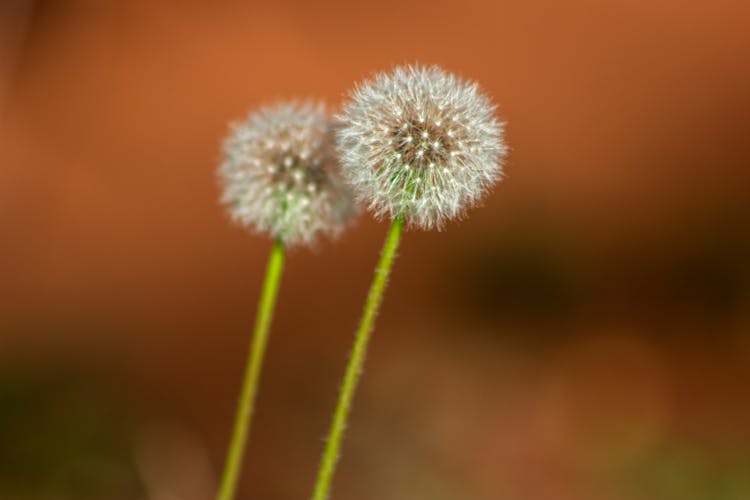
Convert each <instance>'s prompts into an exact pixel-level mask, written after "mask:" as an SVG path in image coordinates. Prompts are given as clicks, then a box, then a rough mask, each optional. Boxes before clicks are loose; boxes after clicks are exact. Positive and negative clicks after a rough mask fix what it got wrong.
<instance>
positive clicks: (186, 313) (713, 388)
mask: <svg viewBox="0 0 750 500" xmlns="http://www.w3.org/2000/svg"><path fill="white" fill-rule="evenodd" d="M749 19H750V4H748V3H747V2H743V1H739V0H737V1H732V0H715V1H708V0H702V1H701V0H692V1H678V0H657V1H653V0H608V1H595V0H568V1H565V2H558V1H554V0H537V1H523V0H508V1H500V0H497V1H489V0H488V1H480V0H462V1H461V2H449V1H446V0H432V1H430V2H418V1H415V2H404V1H399V0H381V1H379V2H366V3H364V2H363V3H358V2H351V1H335V0H331V1H328V0H323V1H319V2H305V1H302V0H296V1H294V0H278V1H271V0H267V1H247V2H200V1H145V0H144V1H139V0H128V1H97V0H70V1H50V0H46V1H41V0H40V1H36V2H31V1H20V0H3V1H2V2H1V3H0V498H2V499H3V500H37V499H38V500H47V499H49V500H68V499H71V500H89V499H90V500H101V499H107V500H205V499H210V498H212V495H213V491H214V487H215V483H216V478H217V475H218V471H219V470H220V468H221V465H222V461H223V455H224V450H225V446H226V443H227V437H228V430H229V426H230V423H231V421H232V418H233V412H234V404H235V399H236V394H237V391H238V388H239V381H240V377H241V373H242V369H243V364H244V357H245V353H246V349H247V345H248V336H249V332H250V328H251V325H252V320H253V317H254V312H255V304H256V301H257V298H258V292H259V285H260V281H261V278H262V273H263V270H264V266H265V258H266V255H267V252H268V249H269V242H268V241H267V239H265V238H263V237H258V236H254V235H250V234H247V233H245V232H243V231H242V230H241V229H239V228H237V227H233V226H232V225H231V224H230V223H229V221H228V217H227V215H226V214H225V213H224V211H223V210H222V208H221V207H220V206H219V204H218V202H217V195H218V188H217V182H216V177H215V167H216V164H217V160H218V157H219V154H218V150H219V143H220V140H221V138H222V136H223V135H224V133H225V132H226V130H227V123H228V122H230V121H232V120H234V119H237V118H239V117H241V116H243V115H244V114H245V113H246V111H247V110H248V109H251V108H253V107H255V106H258V105H259V104H261V103H265V102H268V101H274V100H278V99H283V98H288V97H314V98H321V99H324V100H325V101H326V102H328V103H329V104H330V105H331V107H336V106H338V105H339V104H340V103H341V101H342V99H343V98H344V96H345V93H346V91H347V90H348V89H350V88H351V87H352V85H353V83H354V82H356V81H358V80H360V79H362V78H364V77H366V76H369V75H371V74H372V73H373V72H374V71H378V70H384V69H388V68H391V67H392V66H393V65H395V64H400V63H409V62H423V63H436V64H440V65H442V66H444V67H445V68H447V69H449V70H451V71H454V72H457V73H459V74H461V75H463V76H465V77H469V78H472V79H476V80H477V81H479V82H480V83H481V85H482V87H483V88H484V90H485V91H486V92H488V93H489V94H490V95H492V96H493V98H494V99H495V100H496V102H497V103H498V104H499V113H500V115H501V116H502V117H503V119H505V120H507V123H508V126H507V132H508V140H509V143H510V145H511V147H512V153H511V155H510V158H509V161H508V164H507V177H506V179H505V181H504V182H503V183H502V184H501V185H499V186H498V187H497V189H495V191H494V192H493V193H492V195H491V196H490V197H489V198H488V199H487V200H486V203H485V204H484V206H482V207H480V208H477V209H475V210H473V211H472V212H471V213H470V215H469V217H468V218H467V219H466V220H465V221H462V222H461V223H455V224H451V225H450V226H449V227H447V228H446V230H445V231H444V232H419V231H411V232H409V233H407V234H406V238H405V240H404V243H403V246H402V250H401V252H400V256H399V259H398V261H397V264H396V269H395V274H394V277H393V279H392V281H391V283H390V288H389V290H388V294H387V297H386V300H385V303H384V307H383V310H382V314H381V315H380V317H379V323H378V326H377V329H376V333H375V335H374V338H373V343H372V346H371V351H370V356H369V358H368V365H367V370H366V372H365V377H364V378H363V381H362V384H361V386H360V391H359V393H358V395H357V400H356V404H355V408H354V413H353V417H352V422H351V426H350V430H349V432H348V435H347V439H346V444H345V450H344V455H343V460H342V462H341V465H340V469H339V475H338V476H337V478H336V481H335V485H334V492H333V498H336V499H343V498H349V499H356V500H383V499H411V500H414V499H430V500H458V499H461V500H465V499H472V500H474V499H476V500H494V499H498V500H501V499H514V500H588V499H590V500H691V499H696V500H697V499H700V500H744V499H747V498H750V231H749V230H748V229H749V228H750V225H749V224H748V217H749V216H750V168H749V167H750V144H749V141H748V134H749V132H750V92H748V89H750V34H748V33H749V32H748V29H747V25H748V20H749ZM385 230H386V226H385V224H383V223H379V222H377V221H373V220H372V219H371V218H370V217H368V216H366V215H365V216H363V217H361V218H360V219H359V221H358V223H357V224H356V226H355V227H353V228H352V229H351V230H350V231H348V233H346V234H345V235H344V237H343V238H342V239H340V240H339V241H336V242H333V243H323V244H321V245H320V246H319V247H318V248H317V249H316V250H315V251H314V252H308V251H303V250H299V251H295V252H293V253H292V254H291V255H290V257H289V260H288V265H287V272H286V274H285V276H284V282H283V287H282V291H281V296H280V301H279V306H278V315H277V318H276V320H275V324H274V328H273V332H272V337H271V342H270V346H269V352H268V358H267V363H266V369H265V372H264V377H263V383H262V388H261V395H260V400H259V410H258V413H257V419H256V420H255V422H254V428H253V433H252V437H251V442H250V446H249V448H248V458H247V460H246V463H245V465H246V467H245V474H244V477H243V480H242V485H241V492H240V498H242V499H252V498H257V499H264V500H276V499H278V500H286V499H300V498H306V497H307V496H308V495H309V492H310V491H311V486H312V483H313V479H314V475H315V471H316V467H317V460H318V456H319V454H320V452H321V450H322V445H323V442H322V440H323V437H324V435H325V431H326V429H327V426H328V419H329V416H330V413H331V411H332V408H333V404H334V401H335V397H336V390H337V386H338V382H339V378H340V376H341V374H342V373H343V369H344V365H345V361H346V354H347V351H348V348H349V346H350V343H351V340H352V333H353V330H354V327H355V325H356V321H357V317H358V314H359V312H360V307H361V305H362V302H363V300H364V297H365V293H366V288H367V285H368V283H369V280H370V277H371V273H372V270H373V267H374V264H375V261H376V258H377V254H378V250H379V246H380V244H381V241H382V238H383V236H384V234H385Z"/></svg>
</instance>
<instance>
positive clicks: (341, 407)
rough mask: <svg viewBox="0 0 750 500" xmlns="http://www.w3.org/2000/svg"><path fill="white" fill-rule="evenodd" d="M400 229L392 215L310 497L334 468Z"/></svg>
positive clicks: (326, 485) (324, 487)
mask: <svg viewBox="0 0 750 500" xmlns="http://www.w3.org/2000/svg"><path fill="white" fill-rule="evenodd" d="M403 229H404V218H403V217H401V216H399V217H396V218H395V219H394V221H393V223H392V224H391V228H390V230H389V232H388V236H387V237H386V240H385V243H384V244H383V250H382V252H381V254H380V261H379V262H378V267H377V268H376V269H375V277H374V278H373V280H372V284H371V285H370V292H369V294H368V295H367V302H366V303H365V308H364V311H363V312H362V319H361V320H360V323H359V328H358V329H357V333H356V335H355V339H354V345H353V346H352V350H351V353H350V355H349V363H348V365H347V367H346V373H345V374H344V380H343V382H342V383H341V389H340V390H339V397H338V402H337V403H336V409H335V410H334V413H333V421H332V422H331V428H330V430H329V431H328V439H327V441H326V446H325V450H324V451H323V457H322V459H321V462H320V469H319V470H318V478H317V480H316V483H315V489H314V490H313V496H312V500H326V499H327V498H328V495H329V492H330V489H331V481H332V480H333V474H334V472H335V469H336V462H337V461H338V458H339V453H340V450H341V442H342V440H343V437H344V430H345V429H346V422H347V420H348V418H349V413H350V410H351V406H352V400H353V399H354V391H355V390H356V388H357V382H358V380H359V376H360V374H361V373H362V367H363V365H364V361H365V354H366V352H367V344H368V342H369V340H370V335H371V333H372V329H373V326H374V324H375V318H376V316H377V313H378V309H379V308H380V303H381V302H382V300H383V292H384V291H385V287H386V285H387V283H388V277H389V276H390V274H391V269H392V267H393V261H394V259H395V258H396V250H397V249H398V245H399V242H400V241H401V234H402V232H403Z"/></svg>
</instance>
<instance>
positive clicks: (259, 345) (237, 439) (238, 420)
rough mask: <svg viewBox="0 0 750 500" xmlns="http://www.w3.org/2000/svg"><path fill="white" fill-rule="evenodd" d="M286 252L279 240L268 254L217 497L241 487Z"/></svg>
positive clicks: (228, 496) (222, 499) (227, 498)
mask: <svg viewBox="0 0 750 500" xmlns="http://www.w3.org/2000/svg"><path fill="white" fill-rule="evenodd" d="M284 255H285V251H284V245H283V244H282V243H281V242H279V241H276V242H275V243H274V245H273V248H272V249H271V254H270V256H269V257H268V267H267V268H266V277H265V280H264V281H263V290H262V292H261V296H260V302H259V303H258V313H257V316H256V318H255V329H254V331H253V338H252V345H251V347H250V352H249V354H248V359H247V366H246V367H245V378H244V381H243V383H242V392H241V393H240V401H239V405H238V407H237V415H236V417H235V420H234V429H233V431H232V438H231V440H230V442H229V450H228V451H227V458H226V462H225V464H224V472H223V473H222V476H221V485H220V487H219V492H218V493H217V495H216V500H232V499H233V498H234V494H235V490H236V489H237V480H238V479H239V475H240V469H241V468H242V458H243V455H244V453H245V445H246V444H247V436H248V433H249V431H250V422H251V420H252V417H253V409H254V405H255V396H256V394H257V392H258V381H259V380H260V371H261V368H262V367H263V355H264V353H265V351H266V344H267V343H268V331H269V328H270V327H271V319H272V318H273V309H274V306H275V305H276V297H277V296H278V292H279V283H280V282H281V273H282V271H283V270H284Z"/></svg>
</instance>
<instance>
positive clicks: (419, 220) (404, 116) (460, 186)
mask: <svg viewBox="0 0 750 500" xmlns="http://www.w3.org/2000/svg"><path fill="white" fill-rule="evenodd" d="M339 119H340V121H341V126H340V127H338V128H337V131H336V145H337V149H338V152H339V155H340V161H341V166H342V172H343V175H344V177H345V178H346V180H347V181H348V182H349V184H350V185H351V186H352V188H353V190H354V194H355V196H356V198H357V199H358V201H359V202H361V203H363V204H365V205H366V206H367V207H368V208H369V209H370V211H371V212H372V213H373V214H374V215H375V216H376V217H378V218H388V219H390V220H391V226H390V230H389V231H388V235H387V237H386V240H385V243H384V245H383V249H382V252H381V255H380V261H379V262H378V265H377V267H376V269H375V276H374V278H373V281H372V284H371V287H370V291H369V294H368V296H367V300H366V302H365V307H364V312H363V314H362V318H361V320H360V323H359V327H358V329H357V332H356V336H355V340H354V345H353V347H352V350H351V353H350V357H349V362H348V365H347V367H346V372H345V374H344V379H343V382H342V385H341V389H340V391H339V398H338V402H337V404H336V409H335V411H334V415H333V421H332V422H331V426H330V430H329V433H328V438H327V441H326V445H325V449H324V451H323V457H322V460H321V463H320V468H319V471H318V476H317V481H316V484H315V488H314V491H313V496H312V498H313V500H325V499H327V498H328V496H329V492H330V487H331V481H332V479H333V475H334V471H335V467H336V462H337V461H338V457H339V453H340V448H341V442H342V439H343V434H344V429H345V427H346V422H347V419H348V417H349V412H350V409H351V404H352V400H353V398H354V392H355V389H356V386H357V381H358V379H359V376H360V374H361V372H362V367H363V364H364V358H365V353H366V350H367V344H368V342H369V339H370V334H371V332H372V329H373V325H374V323H375V317H376V315H377V312H378V309H379V307H380V303H381V301H382V297H383V292H384V291H385V287H386V284H387V281H388V277H389V275H390V272H391V268H392V266H393V261H394V259H395V256H396V252H397V250H398V246H399V242H400V240H401V235H402V232H403V229H404V227H405V226H406V227H410V228H412V227H413V228H418V229H427V230H429V229H441V228H442V227H443V226H444V225H445V223H446V222H448V221H450V220H453V219H457V218H460V217H461V216H462V215H463V214H464V213H465V212H466V210H467V209H468V208H470V207H472V206H474V205H476V204H477V203H478V202H479V201H480V200H481V199H482V198H483V197H484V196H485V194H486V193H487V191H488V190H489V189H490V187H491V186H492V185H493V184H495V182H496V181H498V180H499V178H500V176H501V174H502V163H501V162H502V160H503V158H504V156H505V155H506V152H507V149H506V146H505V143H504V140H503V124H502V123H501V122H499V121H498V120H497V118H496V117H495V107H494V106H493V105H492V103H491V101H490V99H489V98H488V97H487V96H485V95H484V94H483V93H481V92H480V90H479V88H478V86H477V84H476V83H473V82H469V81H465V80H461V79H459V78H458V77H456V76H454V75H452V74H449V73H447V72H445V71H443V70H442V69H440V68H438V67H422V66H407V67H399V68H396V69H395V70H394V71H392V72H390V73H381V74H378V75H376V76H375V77H374V78H372V79H371V80H368V81H365V82H364V83H362V84H360V85H359V86H357V87H356V88H355V90H354V91H353V92H352V93H351V94H350V96H349V100H348V102H346V104H345V105H344V108H343V110H342V112H341V113H340V116H339Z"/></svg>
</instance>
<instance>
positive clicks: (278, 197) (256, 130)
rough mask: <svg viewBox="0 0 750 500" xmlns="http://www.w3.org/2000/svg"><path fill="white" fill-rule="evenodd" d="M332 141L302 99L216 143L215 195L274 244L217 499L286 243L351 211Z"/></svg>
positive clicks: (230, 484) (239, 446) (247, 418)
mask: <svg viewBox="0 0 750 500" xmlns="http://www.w3.org/2000/svg"><path fill="white" fill-rule="evenodd" d="M332 144H333V142H332V126H331V120H330V119H329V117H328V115H327V114H326V113H325V110H324V109H323V106H322V105H319V104H314V103H310V102H305V103H286V104H281V105H279V106H276V107H270V108H263V109H261V110H260V111H258V112H255V113H251V114H250V115H249V116H248V117H247V119H246V120H245V121H244V122H241V123H238V124H235V125H234V126H233V127H232V131H231V133H230V136H229V138H228V139H227V140H226V141H225V143H224V148H223V153H224V159H223V162H222V164H221V166H220V167H219V177H220V180H221V182H222V187H223V194H222V197H221V200H222V202H223V203H224V204H225V205H226V206H227V207H228V209H229V212H230V215H231V217H232V219H233V220H235V221H237V222H238V223H240V224H241V225H242V226H245V227H248V228H251V229H254V230H255V231H257V232H261V233H266V234H268V235H270V236H271V237H272V238H273V240H274V244H273V247H272V249H271V255H270V257H269V260H268V267H267V270H266V277H265V280H264V283H263V289H262V293H261V298H260V302H259V304H258V314H257V317H256V322H255V328H254V331H253V337H252V345H251V348H250V353H249V356H248V361H247V366H246V369H245V376H244V381H243V385H242V390H241V393H240V401H239V405H238V408H237V415H236V417H235V423H234V429H233V431H232V436H231V439H230V444H229V450H228V452H227V458H226V462H225V466H224V471H223V474H222V478H221V484H220V486H219V491H218V494H217V500H231V499H232V498H234V494H235V490H236V486H237V480H238V478H239V473H240V468H241V465H242V458H243V455H244V450H245V445H246V443H247V437H248V434H249V430H250V423H251V419H252V414H253V410H254V405H255V397H256V393H257V390H258V381H259V379H260V372H261V368H262V365H263V357H264V353H265V350H266V344H267V341H268V333H269V329H270V326H271V319H272V317H273V310H274V306H275V304H276V297H277V294H278V289H279V284H280V282H281V274H282V271H283V267H284V260H285V254H286V248H287V247H290V246H296V245H307V246H310V245H312V244H314V243H315V242H316V241H317V239H318V238H319V236H321V235H328V236H335V235H338V234H339V233H340V232H341V231H342V230H343V228H344V227H345V226H346V224H347V222H348V220H349V219H350V218H351V216H352V215H353V213H354V203H353V199H352V196H351V193H350V191H349V189H348V188H347V187H346V185H345V184H344V183H343V181H342V179H341V178H340V176H339V174H338V172H337V168H336V164H335V161H334V154H333V151H332V150H333V148H332Z"/></svg>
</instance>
